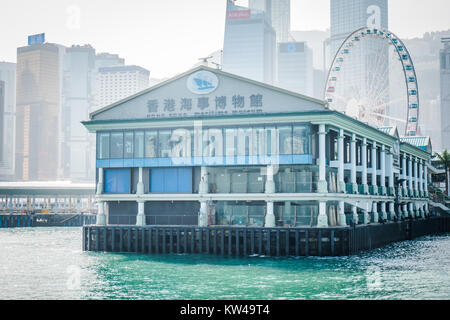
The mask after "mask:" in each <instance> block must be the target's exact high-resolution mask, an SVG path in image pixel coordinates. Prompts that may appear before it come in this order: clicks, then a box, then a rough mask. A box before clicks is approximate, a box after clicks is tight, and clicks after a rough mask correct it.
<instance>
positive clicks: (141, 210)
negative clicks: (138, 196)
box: [136, 200, 146, 226]
mask: <svg viewBox="0 0 450 320" xmlns="http://www.w3.org/2000/svg"><path fill="white" fill-rule="evenodd" d="M136 225H137V226H145V225H146V221H145V201H142V200H139V201H138V214H137V216H136Z"/></svg>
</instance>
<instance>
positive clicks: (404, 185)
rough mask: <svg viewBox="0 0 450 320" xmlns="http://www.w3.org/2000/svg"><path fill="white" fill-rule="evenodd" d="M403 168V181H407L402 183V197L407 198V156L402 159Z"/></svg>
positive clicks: (404, 155)
mask: <svg viewBox="0 0 450 320" xmlns="http://www.w3.org/2000/svg"><path fill="white" fill-rule="evenodd" d="M402 168H403V174H402V176H403V179H405V180H404V181H403V183H402V194H401V196H405V195H408V193H407V187H406V183H407V180H408V175H407V174H406V154H403V158H402Z"/></svg>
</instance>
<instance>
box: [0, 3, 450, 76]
mask: <svg viewBox="0 0 450 320" xmlns="http://www.w3.org/2000/svg"><path fill="white" fill-rule="evenodd" d="M329 1H330V0H291V24H292V30H314V29H316V30H326V29H328V28H329V26H330V12H329ZM239 2H242V3H246V1H245V0H242V1H239ZM225 6H226V1H225V0H191V1H189V0H39V1H36V0H14V1H10V0H0V34H1V42H0V61H2V60H3V61H10V62H15V61H16V48H17V47H20V46H25V45H26V44H27V35H30V34H35V33H41V32H45V33H46V40H47V41H48V42H53V43H59V44H63V45H66V46H70V45H72V44H87V43H89V44H91V45H92V46H93V47H94V48H95V49H96V50H97V52H110V53H118V54H120V56H121V57H123V58H125V62H126V63H127V64H137V65H141V66H143V67H145V68H147V69H149V70H150V71H151V77H155V78H162V77H170V76H172V75H174V74H176V73H180V72H184V71H186V70H187V69H189V68H190V67H191V66H192V65H193V64H195V63H196V62H197V61H198V58H200V57H204V56H206V55H208V54H209V53H211V52H213V51H215V50H217V49H219V48H221V47H222V46H223V34H224V29H225ZM389 26H390V27H389V28H390V29H391V31H392V32H394V33H396V34H397V35H398V36H399V37H402V38H412V37H417V36H421V35H422V34H423V33H425V32H428V31H440V30H446V29H450V1H449V0H427V1H423V0H389Z"/></svg>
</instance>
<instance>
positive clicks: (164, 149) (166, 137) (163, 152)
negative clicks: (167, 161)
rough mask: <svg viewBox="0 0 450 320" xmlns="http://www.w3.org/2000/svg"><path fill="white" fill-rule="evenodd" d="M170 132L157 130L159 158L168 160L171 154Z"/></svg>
mask: <svg viewBox="0 0 450 320" xmlns="http://www.w3.org/2000/svg"><path fill="white" fill-rule="evenodd" d="M171 135H172V132H171V131H170V130H159V139H158V141H159V152H160V154H159V156H160V157H161V158H169V157H170V156H171V154H172V152H171V151H172V148H171V146H170V136H171Z"/></svg>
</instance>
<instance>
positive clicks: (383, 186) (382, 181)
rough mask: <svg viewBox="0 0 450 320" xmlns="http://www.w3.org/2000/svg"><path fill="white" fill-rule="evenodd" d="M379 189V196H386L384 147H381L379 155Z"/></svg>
mask: <svg viewBox="0 0 450 320" xmlns="http://www.w3.org/2000/svg"><path fill="white" fill-rule="evenodd" d="M380 170H381V174H380V187H381V194H382V195H386V149H385V146H384V145H382V146H381V153H380Z"/></svg>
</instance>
